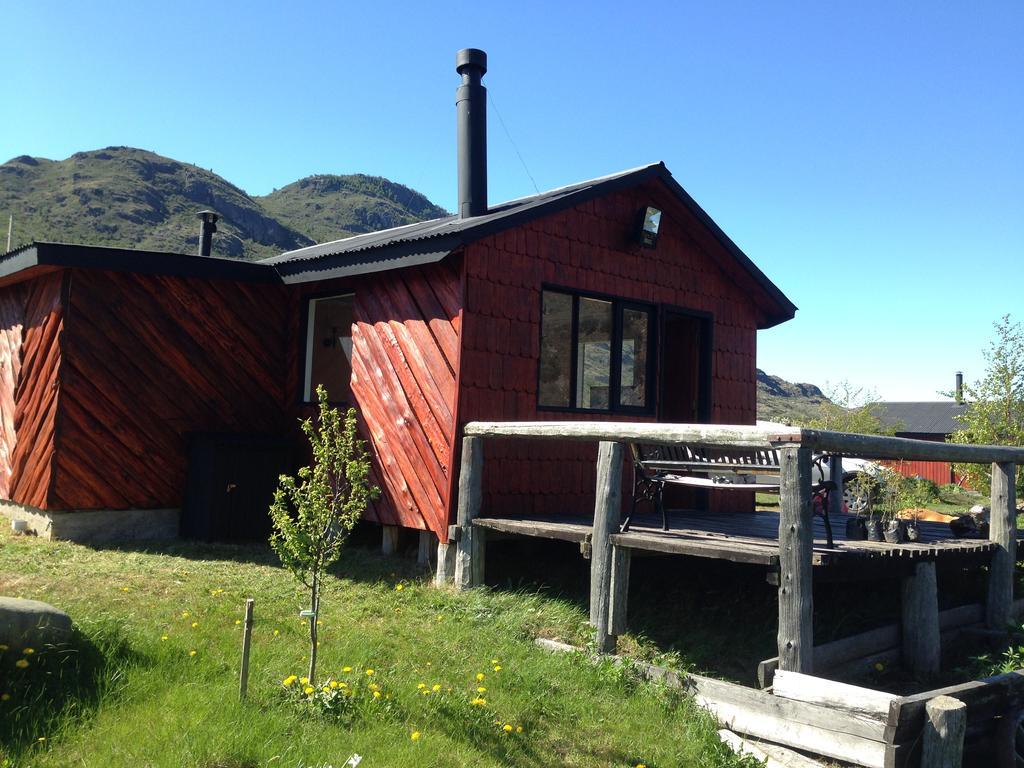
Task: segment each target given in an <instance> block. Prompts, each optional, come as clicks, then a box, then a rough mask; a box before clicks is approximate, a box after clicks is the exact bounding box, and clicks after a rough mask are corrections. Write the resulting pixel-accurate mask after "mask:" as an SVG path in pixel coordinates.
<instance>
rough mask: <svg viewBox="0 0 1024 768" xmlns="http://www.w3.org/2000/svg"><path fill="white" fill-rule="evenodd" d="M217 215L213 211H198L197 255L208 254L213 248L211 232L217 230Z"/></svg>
mask: <svg viewBox="0 0 1024 768" xmlns="http://www.w3.org/2000/svg"><path fill="white" fill-rule="evenodd" d="M219 218H220V216H218V215H217V214H216V213H214V212H213V211H200V212H199V220H200V224H199V255H200V256H209V255H210V253H211V252H212V250H213V233H214V232H216V231H217V219H219Z"/></svg>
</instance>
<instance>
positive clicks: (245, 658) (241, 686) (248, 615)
mask: <svg viewBox="0 0 1024 768" xmlns="http://www.w3.org/2000/svg"><path fill="white" fill-rule="evenodd" d="M255 602H256V601H255V600H253V599H252V598H251V597H250V598H248V599H247V600H246V601H245V626H244V627H243V628H242V673H241V676H240V678H239V681H238V698H239V699H240V700H241V701H245V694H246V693H247V692H248V690H249V646H250V645H251V643H252V606H253V604H254V603H255Z"/></svg>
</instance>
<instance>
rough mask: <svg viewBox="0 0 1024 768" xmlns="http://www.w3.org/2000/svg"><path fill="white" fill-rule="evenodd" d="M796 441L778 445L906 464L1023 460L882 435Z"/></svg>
mask: <svg viewBox="0 0 1024 768" xmlns="http://www.w3.org/2000/svg"><path fill="white" fill-rule="evenodd" d="M799 431H800V435H799V437H798V438H796V439H793V438H792V437H791V433H789V432H785V433H782V434H780V435H778V436H777V437H778V442H785V443H798V444H800V445H801V446H803V447H805V448H810V449H811V450H812V451H814V452H815V453H833V454H841V455H845V456H860V457H863V458H865V459H908V460H910V461H959V462H964V463H968V464H988V463H989V462H1004V463H1005V462H1011V461H1015V462H1018V463H1019V462H1021V461H1024V448H1015V447H1010V446H1004V445H960V444H958V443H933V442H930V441H928V440H914V439H912V438H909V437H886V436H882V435H855V434H849V433H846V432H826V431H823V430H817V429H801V430H799Z"/></svg>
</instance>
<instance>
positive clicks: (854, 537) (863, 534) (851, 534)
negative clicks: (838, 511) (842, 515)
mask: <svg viewBox="0 0 1024 768" xmlns="http://www.w3.org/2000/svg"><path fill="white" fill-rule="evenodd" d="M867 537H868V527H867V526H866V525H865V524H864V518H863V517H851V518H850V519H849V520H847V521H846V540H847V541H864V539H866V538H867Z"/></svg>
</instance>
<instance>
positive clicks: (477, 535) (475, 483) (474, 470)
mask: <svg viewBox="0 0 1024 768" xmlns="http://www.w3.org/2000/svg"><path fill="white" fill-rule="evenodd" d="M483 471H484V446H483V440H482V439H481V438H479V437H464V438H462V466H461V467H460V469H459V507H458V522H459V541H458V549H457V550H456V552H455V588H456V589H459V590H462V589H469V588H470V587H476V586H479V585H480V584H483V581H484V535H485V534H484V531H483V529H482V528H474V527H473V520H474V519H475V518H476V517H478V516H479V515H480V504H481V503H482V500H483V491H482V486H483Z"/></svg>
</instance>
